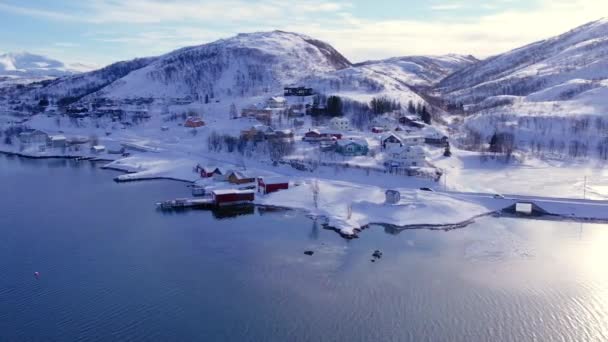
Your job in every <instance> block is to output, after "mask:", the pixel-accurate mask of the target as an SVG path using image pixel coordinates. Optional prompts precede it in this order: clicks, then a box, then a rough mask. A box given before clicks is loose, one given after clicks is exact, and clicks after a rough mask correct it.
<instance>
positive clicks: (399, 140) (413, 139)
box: [380, 132, 424, 150]
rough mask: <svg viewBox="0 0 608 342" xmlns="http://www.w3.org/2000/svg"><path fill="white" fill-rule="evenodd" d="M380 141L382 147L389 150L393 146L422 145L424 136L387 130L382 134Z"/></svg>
mask: <svg viewBox="0 0 608 342" xmlns="http://www.w3.org/2000/svg"><path fill="white" fill-rule="evenodd" d="M380 143H381V145H382V148H383V149H385V150H389V149H391V148H393V147H404V146H415V145H422V144H424V137H423V136H420V135H410V134H402V133H400V132H389V133H386V134H384V135H383V136H382V138H381V141H380Z"/></svg>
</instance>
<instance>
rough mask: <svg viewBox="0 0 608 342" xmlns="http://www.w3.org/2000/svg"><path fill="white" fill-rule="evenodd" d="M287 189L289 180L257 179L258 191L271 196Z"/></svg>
mask: <svg viewBox="0 0 608 342" xmlns="http://www.w3.org/2000/svg"><path fill="white" fill-rule="evenodd" d="M287 189H289V180H288V179H284V178H281V177H270V178H266V179H264V178H261V177H260V178H258V191H260V192H261V193H263V194H271V193H273V192H277V191H280V190H287Z"/></svg>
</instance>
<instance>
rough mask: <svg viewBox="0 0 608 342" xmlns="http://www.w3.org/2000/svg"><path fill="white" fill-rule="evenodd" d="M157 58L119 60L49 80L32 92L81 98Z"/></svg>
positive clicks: (56, 96) (57, 96) (36, 94)
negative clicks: (84, 71) (99, 67)
mask: <svg viewBox="0 0 608 342" xmlns="http://www.w3.org/2000/svg"><path fill="white" fill-rule="evenodd" d="M156 60H157V58H156V57H150V58H138V59H134V60H131V61H124V62H117V63H114V64H110V65H108V66H106V67H104V68H101V69H98V70H94V71H90V72H87V73H82V74H76V75H72V76H67V77H62V78H58V79H56V80H53V81H52V82H47V83H46V84H44V86H43V87H42V88H35V89H34V90H33V91H32V92H33V93H34V94H33V95H34V96H39V95H44V96H50V97H55V98H58V99H59V98H64V97H74V98H80V97H83V96H86V95H89V94H92V93H94V92H96V91H99V90H101V89H103V88H104V87H106V86H108V85H109V84H111V83H112V82H115V81H116V80H118V79H120V78H122V77H125V76H127V75H129V73H131V72H133V71H135V70H138V69H141V68H143V67H145V66H147V65H149V64H150V63H152V62H154V61H156Z"/></svg>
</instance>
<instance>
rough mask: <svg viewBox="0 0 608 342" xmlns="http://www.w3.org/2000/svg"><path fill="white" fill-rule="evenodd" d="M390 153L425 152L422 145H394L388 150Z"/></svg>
mask: <svg viewBox="0 0 608 342" xmlns="http://www.w3.org/2000/svg"><path fill="white" fill-rule="evenodd" d="M386 151H387V152H388V153H390V154H393V153H397V154H402V153H404V152H405V153H425V151H424V148H422V146H392V147H390V148H388V149H387V150H386Z"/></svg>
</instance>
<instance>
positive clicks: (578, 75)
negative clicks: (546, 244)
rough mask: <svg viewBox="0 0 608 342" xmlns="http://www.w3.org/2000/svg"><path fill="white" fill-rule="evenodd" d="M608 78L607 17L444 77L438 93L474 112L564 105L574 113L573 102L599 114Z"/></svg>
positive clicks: (606, 92)
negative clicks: (554, 103)
mask: <svg viewBox="0 0 608 342" xmlns="http://www.w3.org/2000/svg"><path fill="white" fill-rule="evenodd" d="M607 79H608V19H602V20H599V21H595V22H592V23H589V24H586V25H583V26H581V27H578V28H576V29H574V30H572V31H569V32H567V33H564V34H562V35H560V36H557V37H554V38H550V39H547V40H543V41H539V42H536V43H533V44H530V45H527V46H524V47H522V48H519V49H516V50H513V51H510V52H507V53H504V54H501V55H497V56H495V57H491V58H488V59H486V60H484V61H481V62H479V63H475V64H473V65H471V66H469V67H467V68H464V69H462V70H460V71H457V72H455V73H454V74H452V75H450V76H448V77H446V78H445V79H443V80H442V81H441V82H440V83H439V85H438V89H439V90H440V91H441V92H442V94H443V95H444V96H445V97H446V98H448V99H450V100H452V101H455V102H456V101H457V102H463V103H464V104H470V105H474V107H473V108H474V109H475V108H477V109H487V108H492V107H497V106H504V105H508V104H513V105H514V106H516V107H517V106H519V107H521V106H524V107H530V108H537V107H539V106H542V103H547V102H559V103H561V104H562V105H564V108H565V109H566V110H567V111H570V110H571V109H572V108H571V107H572V106H568V104H574V103H572V101H574V102H579V105H576V106H574V107H579V109H581V107H586V109H585V110H584V111H585V112H589V111H591V112H596V110H595V109H598V110H603V109H604V108H606V107H605V106H606V105H608V101H606V100H604V101H602V99H604V98H605V97H606V95H608V91H607V90H608V88H607V87H608V82H607ZM551 106H552V105H551ZM594 106H596V107H597V108H595V109H594V108H590V107H594ZM540 110H542V108H540Z"/></svg>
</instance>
